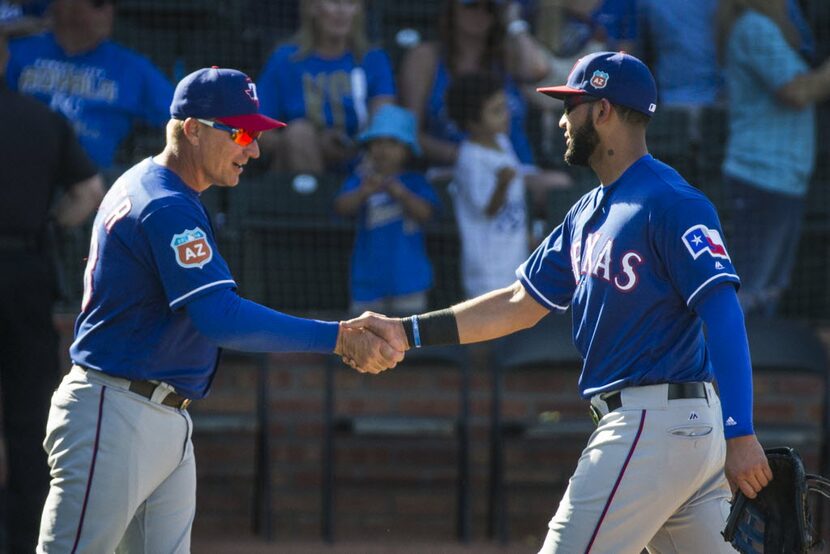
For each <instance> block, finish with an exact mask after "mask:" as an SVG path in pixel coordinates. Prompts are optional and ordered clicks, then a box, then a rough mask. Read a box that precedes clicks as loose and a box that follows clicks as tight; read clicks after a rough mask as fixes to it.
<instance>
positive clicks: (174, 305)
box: [170, 279, 236, 309]
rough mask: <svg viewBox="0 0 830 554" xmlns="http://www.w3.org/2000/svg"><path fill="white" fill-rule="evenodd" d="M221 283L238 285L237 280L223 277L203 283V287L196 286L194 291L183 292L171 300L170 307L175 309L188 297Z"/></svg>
mask: <svg viewBox="0 0 830 554" xmlns="http://www.w3.org/2000/svg"><path fill="white" fill-rule="evenodd" d="M219 285H233V286H236V281H234V280H233V279H223V280H221V281H214V282H212V283H208V284H206V285H202V286H201V287H198V288H195V289H193V290H192V291H190V292H188V293H186V294H183V295H181V296H179V297H178V298H176V299H175V300H173V301H172V302H170V309H175V308H176V307H177V305H178V304H181V303H182V302H184V301H185V300H186V299H187V298H189V297H191V296H193V295H194V294H197V293H200V292H202V291H203V290H205V289H209V288H213V287H218V286H219Z"/></svg>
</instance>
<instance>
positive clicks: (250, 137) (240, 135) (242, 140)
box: [196, 118, 262, 146]
mask: <svg viewBox="0 0 830 554" xmlns="http://www.w3.org/2000/svg"><path fill="white" fill-rule="evenodd" d="M196 121H198V122H199V123H204V124H205V125H207V126H208V127H213V128H214V129H219V130H220V131H227V132H228V133H230V135H231V140H233V141H234V142H235V143H236V144H238V145H239V146H248V145H249V144H251V143H252V142H254V141H255V140H257V139H258V138H259V137H260V135H262V131H246V130H245V129H234V128H233V127H231V126H229V125H225V124H224V123H219V122H218V121H211V120H209V119H198V118H197V119H196Z"/></svg>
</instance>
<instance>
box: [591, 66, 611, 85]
mask: <svg viewBox="0 0 830 554" xmlns="http://www.w3.org/2000/svg"><path fill="white" fill-rule="evenodd" d="M607 84H608V73H606V72H604V71H600V70H599V69H597V70H596V71H594V74H593V75H592V76H591V86H592V87H594V88H605V85H607Z"/></svg>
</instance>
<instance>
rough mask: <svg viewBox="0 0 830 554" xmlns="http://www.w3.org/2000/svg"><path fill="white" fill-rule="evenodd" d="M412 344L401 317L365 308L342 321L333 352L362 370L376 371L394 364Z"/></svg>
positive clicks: (401, 358) (389, 367) (391, 366)
mask: <svg viewBox="0 0 830 554" xmlns="http://www.w3.org/2000/svg"><path fill="white" fill-rule="evenodd" d="M410 346H411V345H410V343H409V340H408V339H407V335H406V332H405V330H404V326H403V322H402V320H401V319H399V318H389V317H386V316H384V315H381V314H376V313H373V312H364V313H363V315H361V316H360V317H357V318H355V319H351V320H349V321H341V322H340V331H339V332H338V334H337V345H336V346H335V348H334V353H335V354H337V355H338V356H340V359H341V360H343V363H345V364H346V365H349V366H351V367H353V368H354V369H356V370H357V371H359V372H361V373H372V374H377V373H381V372H382V371H386V370H387V369H391V368H393V367H395V366H396V365H397V364H398V362H400V361H402V360H403V358H404V353H405V352H406V351H407V350H409V348H410Z"/></svg>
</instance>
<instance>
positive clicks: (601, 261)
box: [571, 233, 645, 292]
mask: <svg viewBox="0 0 830 554" xmlns="http://www.w3.org/2000/svg"><path fill="white" fill-rule="evenodd" d="M601 239H602V234H601V233H591V234H590V235H588V236H587V238H586V239H585V247H584V248H583V247H582V241H580V240H578V239H577V240H576V241H574V243H573V244H572V245H571V269H572V271H573V274H574V279H575V281H576V283H577V284H579V280H580V278H581V276H582V275H589V276H591V277H596V278H599V279H602V280H603V281H607V282H609V283H611V284H612V285H614V287H615V288H616V289H617V290H618V291H620V292H629V291H632V290H634V288H635V287H636V286H637V283H638V282H639V275H638V274H637V266H639V265H640V264H642V263H643V262H644V261H645V258H643V256H642V255H640V254H639V253H638V252H635V251H633V250H629V251H627V252H624V253H623V254H622V255H621V256H620V255H619V254H618V253H614V254H613V256H612V253H613V250H614V240H613V239H610V238H606V239H605V241H604V242H603V243H602V244H599V243H600V240H601Z"/></svg>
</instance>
